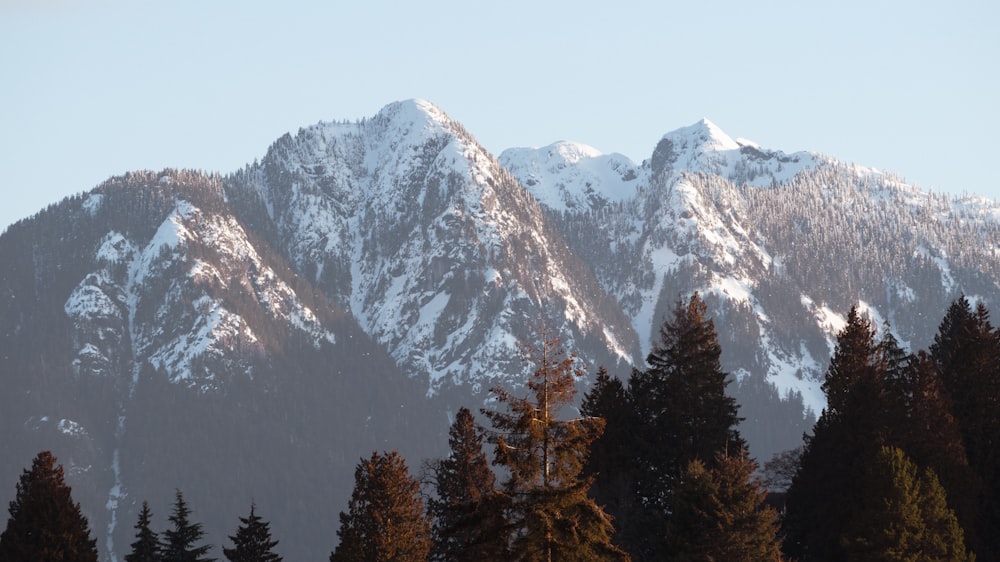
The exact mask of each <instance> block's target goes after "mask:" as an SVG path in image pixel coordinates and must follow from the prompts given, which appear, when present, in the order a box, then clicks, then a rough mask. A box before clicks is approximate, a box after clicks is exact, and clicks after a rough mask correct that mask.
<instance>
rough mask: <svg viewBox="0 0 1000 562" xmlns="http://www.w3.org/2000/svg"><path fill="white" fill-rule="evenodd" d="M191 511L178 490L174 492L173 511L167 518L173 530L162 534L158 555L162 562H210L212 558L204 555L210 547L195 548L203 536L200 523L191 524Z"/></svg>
mask: <svg viewBox="0 0 1000 562" xmlns="http://www.w3.org/2000/svg"><path fill="white" fill-rule="evenodd" d="M190 516H191V510H190V509H189V508H188V506H187V503H186V502H185V501H184V495H183V494H182V493H181V491H180V490H177V491H176V492H175V497H174V510H173V512H172V513H171V514H170V517H169V518H168V519H169V520H170V522H171V523H172V524H173V528H171V529H167V530H166V531H164V532H163V538H162V542H161V543H160V553H161V555H162V557H163V558H162V559H163V562H212V561H214V560H215V559H214V558H207V557H205V555H206V554H207V553H208V551H209V550H210V549H211V548H212V547H211V546H210V545H202V546H195V545H196V544H197V543H198V542H199V541H201V539H202V537H203V536H205V533H204V531H202V529H201V523H192V522H191V520H190V519H189V518H190Z"/></svg>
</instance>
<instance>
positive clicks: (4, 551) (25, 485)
mask: <svg viewBox="0 0 1000 562" xmlns="http://www.w3.org/2000/svg"><path fill="white" fill-rule="evenodd" d="M0 560H3V561H5V562H37V561H40V560H46V561H49V560H51V561H55V562H59V561H65V562H70V561H72V562H77V561H80V562H90V561H93V562H97V541H95V540H94V539H92V538H91V537H90V528H89V525H88V523H87V518H86V517H84V516H83V514H82V513H80V504H78V503H73V497H72V491H71V489H70V487H69V486H67V485H66V482H65V481H64V480H63V468H62V466H61V465H56V458H55V457H54V456H53V455H52V453H50V452H49V451H42V452H40V453H38V455H37V456H36V457H35V459H34V460H33V461H32V463H31V469H26V470H25V471H24V472H23V473H22V474H21V478H20V480H19V481H18V483H17V494H16V496H15V497H14V500H13V501H11V502H10V519H8V520H7V527H6V529H5V530H4V532H3V534H0Z"/></svg>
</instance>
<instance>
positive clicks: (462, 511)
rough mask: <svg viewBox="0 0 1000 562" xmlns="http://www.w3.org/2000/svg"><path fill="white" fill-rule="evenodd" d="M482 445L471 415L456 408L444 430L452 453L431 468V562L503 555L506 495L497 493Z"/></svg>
mask: <svg viewBox="0 0 1000 562" xmlns="http://www.w3.org/2000/svg"><path fill="white" fill-rule="evenodd" d="M482 442H483V435H482V433H481V432H480V431H479V430H477V428H476V424H475V420H474V418H473V416H472V412H470V411H469V409H468V408H460V409H459V410H458V414H457V415H456V416H455V421H454V423H452V425H451V428H450V429H449V430H448V445H449V447H450V449H451V454H450V455H449V456H448V457H447V458H445V459H442V460H440V461H438V462H437V463H436V464H434V465H433V466H432V471H433V478H434V484H435V490H436V492H437V497H436V498H433V499H431V500H429V502H428V511H430V513H431V515H432V516H433V521H434V524H433V531H434V548H433V552H432V556H431V557H432V559H434V560H443V561H460V560H468V561H481V560H501V559H504V558H506V557H507V541H508V535H509V533H508V532H507V530H506V528H507V524H506V521H505V518H504V514H505V513H506V507H507V504H508V502H507V501H506V500H507V497H506V496H505V495H504V494H502V493H500V492H499V491H498V490H496V476H495V475H494V474H493V470H492V469H491V468H490V465H489V459H487V457H486V454H485V453H484V452H483V447H482Z"/></svg>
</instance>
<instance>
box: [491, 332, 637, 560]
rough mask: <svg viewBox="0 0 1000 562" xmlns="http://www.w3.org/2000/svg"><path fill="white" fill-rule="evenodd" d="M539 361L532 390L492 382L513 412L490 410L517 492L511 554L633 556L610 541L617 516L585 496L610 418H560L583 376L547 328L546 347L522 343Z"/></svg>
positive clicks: (511, 488)
mask: <svg viewBox="0 0 1000 562" xmlns="http://www.w3.org/2000/svg"><path fill="white" fill-rule="evenodd" d="M522 353H523V354H524V357H525V359H526V360H528V361H531V362H532V363H533V364H534V365H535V371H534V374H533V376H532V377H531V379H530V380H529V381H528V391H529V396H528V397H525V398H521V397H515V396H514V395H512V394H511V393H509V392H507V391H506V390H504V389H501V388H495V389H493V393H494V396H495V397H496V399H497V402H498V403H499V404H502V405H504V406H506V409H507V411H500V410H490V411H484V414H485V415H486V416H487V417H488V418H489V419H490V421H491V423H492V425H493V429H494V433H493V434H492V435H491V441H492V442H493V443H494V444H495V445H496V454H495V458H494V462H495V463H496V464H498V465H501V466H503V467H504V468H505V469H506V470H507V472H508V475H509V476H508V479H507V480H506V482H504V485H503V490H504V492H505V493H506V494H507V495H508V496H509V497H510V498H511V502H512V505H511V510H510V512H511V524H512V525H513V526H514V528H515V529H516V531H515V534H514V539H513V541H512V544H511V554H510V559H511V560H525V561H543V560H544V561H551V560H627V559H628V555H627V554H625V553H624V552H623V551H622V550H620V549H618V548H617V547H615V546H613V545H612V544H611V538H610V537H611V534H612V533H613V527H612V525H611V520H610V518H609V517H608V516H607V514H605V513H604V511H603V510H602V509H601V508H600V507H599V506H598V505H597V504H596V503H594V501H593V500H592V499H590V498H589V497H587V490H588V488H589V487H590V479H586V478H582V477H581V471H582V469H583V465H584V463H585V462H586V460H587V454H588V452H589V447H590V444H591V443H592V442H593V441H594V439H596V438H597V436H598V435H600V432H601V430H602V429H603V426H604V421H603V420H601V419H600V418H592V417H582V418H575V419H570V420H562V419H560V417H559V416H560V413H561V412H562V411H563V410H564V408H566V407H568V406H570V405H571V404H572V401H573V397H574V395H575V393H576V390H575V388H574V384H575V383H576V380H577V379H578V378H580V377H582V376H583V374H584V373H583V372H582V370H580V369H578V368H576V367H575V366H574V357H573V356H572V355H567V354H566V353H565V352H564V351H563V350H562V348H561V347H560V345H559V340H558V339H556V338H552V339H549V338H548V337H546V335H545V334H544V333H543V334H542V345H541V347H540V348H534V347H532V346H527V345H524V346H522Z"/></svg>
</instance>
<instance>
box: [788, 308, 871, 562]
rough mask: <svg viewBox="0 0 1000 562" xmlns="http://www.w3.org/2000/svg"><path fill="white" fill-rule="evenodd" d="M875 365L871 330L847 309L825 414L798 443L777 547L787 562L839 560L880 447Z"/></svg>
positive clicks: (830, 371) (827, 381) (827, 390)
mask: <svg viewBox="0 0 1000 562" xmlns="http://www.w3.org/2000/svg"><path fill="white" fill-rule="evenodd" d="M879 365H880V363H879V354H878V350H877V347H876V345H875V332H874V330H873V329H872V327H871V323H870V322H869V321H868V320H867V319H866V318H864V317H862V316H861V314H860V313H859V312H858V310H857V307H852V308H851V311H850V313H849V314H848V315H847V325H846V326H845V327H844V329H843V330H841V332H840V334H838V336H837V347H836V349H835V350H834V354H833V357H832V358H831V359H830V366H829V368H828V369H827V372H826V378H825V381H824V383H823V391H824V392H825V393H826V396H827V409H825V410H824V411H823V413H822V415H821V416H820V418H819V419H818V420H817V421H816V425H815V426H814V428H813V435H812V436H806V438H805V445H804V447H803V451H802V456H801V459H800V465H799V469H798V471H797V473H796V474H795V477H794V478H793V479H792V485H791V486H790V487H789V490H788V496H787V500H786V513H785V517H784V521H783V522H784V532H785V535H786V538H785V544H784V547H785V550H786V552H787V553H788V554H789V555H790V556H791V557H792V558H796V559H799V560H802V561H803V562H808V561H812V560H831V561H832V560H843V558H844V552H843V547H842V545H841V537H842V536H843V534H844V530H845V527H844V526H845V525H846V524H847V522H849V521H851V519H852V517H853V516H854V514H855V513H856V511H857V509H858V506H859V504H860V502H861V498H860V492H859V491H858V490H857V487H856V486H855V483H856V482H859V481H860V480H861V479H862V476H863V475H864V473H865V470H866V469H867V467H868V466H870V465H871V463H872V460H873V459H874V456H875V454H876V452H877V451H878V447H879V446H880V443H882V442H883V440H884V431H883V427H884V424H883V418H882V414H881V410H882V404H881V396H882V388H883V386H882V382H883V374H884V371H883V370H881V369H880V368H879Z"/></svg>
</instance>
